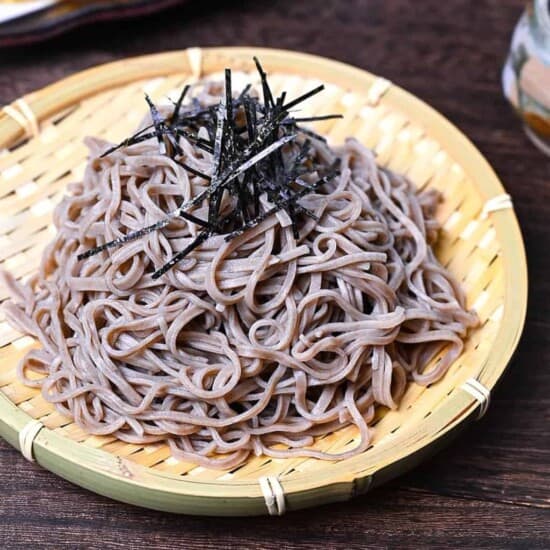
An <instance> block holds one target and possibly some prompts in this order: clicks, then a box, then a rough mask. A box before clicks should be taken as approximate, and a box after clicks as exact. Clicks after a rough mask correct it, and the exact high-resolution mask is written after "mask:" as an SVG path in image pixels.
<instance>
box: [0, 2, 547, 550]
mask: <svg viewBox="0 0 550 550" xmlns="http://www.w3.org/2000/svg"><path fill="white" fill-rule="evenodd" d="M522 4H523V2H521V1H519V0H516V1H515V0H498V1H496V0H483V1H481V0H475V1H474V0H446V1H444V2H442V1H440V0H422V1H418V2H410V1H409V0H372V1H361V0H356V1H351V0H331V1H328V0H324V1H320V0H319V1H313V0H311V1H297V0H280V1H278V2H273V1H270V0H256V1H254V2H231V3H230V2H222V1H219V2H211V1H208V0H202V1H195V0H193V1H191V2H190V3H189V4H186V5H182V6H180V7H178V8H175V9H171V10H170V11H167V12H165V13H163V14H159V15H156V16H151V17H149V18H147V19H142V20H134V21H129V22H126V23H117V24H112V25H111V24H104V25H101V27H98V26H94V27H90V28H86V29H80V30H78V31H75V32H72V33H71V34H69V35H66V36H64V37H61V38H58V39H55V40H54V41H51V42H48V43H46V44H43V45H38V46H35V47H32V48H27V49H25V50H16V49H13V50H3V51H0V104H2V103H6V102H9V101H11V100H13V99H15V98H16V97H18V96H20V95H21V94H24V93H27V92H30V91H31V90H33V89H35V88H37V87H41V86H43V85H45V84H47V83H49V82H52V81H54V80H57V79H59V78H61V77H63V76H66V75H68V74H70V73H72V72H73V71H77V70H80V69H84V68H86V67H90V66H92V65H95V64H98V63H103V62H106V61H110V60H113V59H119V58H122V57H124V56H129V55H138V54H143V53H150V52H156V51H163V50H170V49H177V48H185V47H188V46H195V45H202V46H209V45H230V44H231V45H233V44H234V45H258V46H273V47H279V48H290V49H296V50H303V51H307V52H312V53H316V54H320V55H324V56H328V57H333V58H337V59H340V60H342V61H346V62H348V63H352V64H354V65H357V66H359V67H364V68H367V69H369V70H371V71H373V72H375V73H378V74H380V75H383V76H385V77H387V78H389V79H391V80H392V81H394V82H396V83H397V84H399V85H401V86H403V87H405V88H407V89H408V90H410V91H411V92H413V93H415V94H417V95H418V96H419V97H421V98H422V99H424V100H426V101H427V102H429V103H431V104H432V105H433V106H434V107H435V108H436V109H438V110H440V111H441V112H442V113H443V114H444V115H446V116H447V117H448V118H449V119H450V120H451V121H453V122H454V123H455V124H456V125H457V126H458V127H459V128H461V129H462V130H463V131H464V132H465V133H466V134H467V135H468V136H469V137H470V138H471V139H472V140H473V141H474V143H475V144H476V145H477V146H478V147H479V149H480V150H481V151H482V153H484V154H485V155H486V156H487V158H488V160H489V161H490V163H491V164H492V165H493V166H494V168H495V170H496V171H497V173H498V174H499V176H500V177H501V178H502V180H503V182H504V185H505V186H506V188H507V189H508V190H509V192H510V193H511V194H512V195H513V198H514V202H515V205H516V211H517V213H518V216H519V219H520V223H521V226H522V229H523V233H524V238H525V243H526V246H527V254H528V258H529V274H530V306H529V312H528V319H527V326H526V329H525V332H524V337H523V340H522V342H521V345H520V347H519V350H518V353H517V355H516V357H515V359H514V361H513V363H512V364H511V365H510V368H509V370H508V371H507V372H506V374H505V376H504V377H503V379H502V382H501V383H500V385H499V387H498V389H497V390H496V391H495V393H494V397H493V400H492V404H491V407H490V409H489V412H488V414H487V415H486V417H485V418H484V419H483V420H482V421H481V422H479V423H477V424H476V425H474V426H473V427H472V428H470V429H469V430H468V431H467V433H465V434H464V435H463V436H462V437H461V438H460V439H458V440H457V441H456V442H455V443H454V444H453V445H452V446H451V447H449V448H448V449H447V450H445V451H444V452H442V453H440V454H438V455H437V456H436V457H434V458H433V459H431V460H430V461H428V462H426V463H425V464H423V465H422V466H421V467H419V468H417V469H416V470H414V471H412V472H411V473H409V474H407V475H405V476H403V477H401V478H399V479H397V480H395V481H394V482H392V483H390V484H389V485H387V486H385V487H383V488H381V489H378V490H376V491H373V492H372V493H369V494H367V495H365V496H362V497H360V498H356V499H355V500H353V501H351V502H347V503H344V504H336V505H328V506H324V507H321V508H319V509H315V510H305V511H301V512H296V513H291V514H288V515H287V516H285V517H283V518H275V519H274V518H269V517H267V518H257V519H212V518H195V517H188V516H174V515H169V514H163V513H158V512H151V511H147V510H141V509H138V508H134V507H131V506H126V505H122V504H118V503H116V502H113V501H110V500H107V499H105V498H102V497H99V496H96V495H94V494H92V493H89V492H87V491H84V490H82V489H80V488H78V487H75V486H73V485H71V484H69V483H67V482H65V481H63V480H61V479H59V478H57V477H55V476H54V475H52V474H50V473H49V472H46V471H44V470H41V469H40V468H37V467H35V466H33V465H31V464H29V463H27V462H26V461H25V460H23V458H22V457H21V456H20V455H19V453H18V452H16V451H15V450H14V449H12V448H11V447H10V446H8V445H7V444H6V443H4V442H0V494H1V496H0V546H1V547H3V548H77V547H84V548H98V549H99V548H140V547H145V548H161V549H165V548H166V549H172V548H203V549H204V548H216V549H218V548H222V549H223V548H276V549H285V548H319V547H325V548H387V547H396V548H401V547H403V548H406V547H410V548H421V547H428V546H429V547H450V548H454V547H459V546H460V547H464V548H529V549H531V548H550V511H549V508H550V430H549V423H548V421H549V412H550V369H549V365H550V277H549V270H550V254H549V252H550V251H549V242H550V160H549V159H548V158H546V157H544V156H543V155H542V154H541V153H540V152H538V151H537V150H536V149H535V148H534V147H533V146H531V144H530V143H529V142H528V140H527V139H526V138H525V137H524V135H523V133H522V131H521V128H520V125H519V123H518V121H517V120H516V119H515V118H514V115H513V114H512V112H511V111H510V109H509V107H508V105H507V104H506V102H505V100H504V99H503V97H502V94H501V87H500V70H501V65H502V62H503V60H504V57H505V55H506V51H507V47H508V43H509V39H510V34H511V31H512V29H513V26H514V24H515V22H516V20H517V18H518V17H519V15H520V13H521V9H522Z"/></svg>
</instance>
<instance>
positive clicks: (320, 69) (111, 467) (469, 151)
mask: <svg viewBox="0 0 550 550" xmlns="http://www.w3.org/2000/svg"><path fill="white" fill-rule="evenodd" d="M253 54H257V55H260V56H261V57H262V59H263V60H264V63H265V64H266V66H267V67H269V68H270V69H271V70H277V69H278V70H287V69H288V65H287V63H288V62H289V61H293V62H294V64H293V66H294V67H296V66H299V67H300V73H301V74H304V73H305V75H309V76H313V77H316V78H321V79H323V80H327V81H330V80H332V79H331V73H333V72H334V73H337V74H338V75H339V76H341V75H342V74H343V73H344V75H345V76H346V79H347V80H352V81H354V85H353V88H354V89H358V90H365V91H366V90H367V89H368V86H370V84H372V82H373V79H374V76H373V75H370V74H369V73H366V72H365V71H361V70H359V69H356V68H354V67H351V66H348V65H345V64H342V63H339V62H336V61H328V60H326V59H324V58H320V57H317V56H311V55H308V54H299V53H296V52H281V51H280V50H270V49H261V48H223V49H220V48H212V49H203V56H204V57H203V59H204V60H203V67H204V68H205V72H206V73H208V72H213V70H219V69H220V68H221V67H222V66H223V64H224V63H229V62H232V61H234V60H235V59H240V60H241V61H242V62H243V63H247V62H248V61H249V59H250V57H251V56H252V55H253ZM211 65H215V69H212V68H211ZM122 66H124V69H125V70H127V69H128V67H129V66H130V67H131V70H130V71H129V72H128V73H127V74H126V73H125V74H124V75H123V76H121V77H117V78H115V79H113V78H111V79H102V78H101V77H100V78H97V75H98V74H99V73H100V72H104V71H105V69H115V68H116V67H120V68H122ZM182 68H183V69H185V68H186V59H185V55H184V52H170V53H168V54H157V55H152V56H143V57H139V58H133V59H129V60H124V61H119V62H114V63H110V64H107V65H103V66H99V67H97V68H95V69H90V70H88V71H84V72H82V73H77V74H76V75H73V76H70V77H68V78H66V79H63V80H61V81H59V82H58V83H56V84H54V85H51V86H49V87H47V88H46V89H44V90H43V91H42V92H39V94H40V95H41V96H42V95H43V94H44V93H45V92H54V91H55V89H65V90H67V89H71V87H72V88H74V95H75V97H74V98H73V99H72V100H68V101H66V104H64V105H63V107H60V106H59V105H58V109H59V110H60V109H61V108H64V107H66V106H68V105H70V104H71V101H72V102H74V101H77V99H81V98H82V94H81V93H80V95H78V82H79V81H80V82H81V81H82V80H83V79H86V78H88V76H90V77H94V78H96V80H97V82H96V87H95V88H94V89H93V93H98V92H99V91H101V90H104V89H108V88H111V87H114V86H118V85H121V84H124V83H127V82H130V81H133V80H136V79H143V78H150V77H153V76H156V75H166V74H171V73H176V72H182ZM107 72H111V73H112V70H111V71H107ZM295 72H296V71H295ZM94 73H95V75H94ZM115 74H116V71H115ZM128 75H130V76H128ZM32 95H36V96H38V93H37V94H32ZM32 95H31V96H27V98H26V99H27V101H28V102H29V104H30V105H31V107H32V108H33V110H34V112H35V113H40V115H39V118H40V119H43V118H46V117H47V116H51V115H53V114H54V112H53V111H51V110H50V111H48V109H47V101H45V100H44V99H42V98H41V101H42V102H43V103H42V105H40V104H39V102H38V101H37V103H38V108H37V105H35V104H34V103H33V102H32ZM77 96H78V97H77ZM384 102H385V103H388V104H390V105H392V106H394V107H396V108H398V109H399V110H402V111H406V112H414V113H415V121H416V122H419V123H420V124H421V125H424V126H429V127H430V136H431V137H433V138H435V139H436V140H437V141H439V142H441V143H445V144H446V145H448V146H449V147H450V148H451V149H452V150H453V158H454V160H455V161H456V162H457V163H458V164H460V165H461V166H462V167H463V168H466V172H467V173H468V174H469V175H470V177H472V174H476V177H475V178H472V179H474V180H475V181H476V183H477V184H478V186H479V191H480V192H481V194H482V195H483V196H484V197H485V198H490V197H492V196H494V195H497V194H499V193H502V192H503V188H502V185H501V184H500V182H499V180H498V178H497V177H496V175H495V174H494V172H493V171H492V169H491V168H490V166H489V165H488V163H487V161H486V160H485V159H484V158H483V157H482V156H481V154H480V153H479V152H478V151H477V149H476V148H475V147H474V146H473V144H472V143H471V142H470V141H469V140H468V139H467V138H466V137H465V136H464V135H462V134H461V132H460V131H459V130H458V129H457V128H456V127H454V126H453V125H452V124H451V123H450V122H449V121H447V120H446V119H445V118H444V117H443V116H442V115H440V114H439V113H437V112H436V111H434V110H433V109H432V108H431V107H429V106H428V105H427V104H425V103H424V102H422V101H421V100H419V99H417V98H415V97H414V96H412V95H411V94H409V93H408V92H406V91H404V90H402V89H400V88H398V87H397V86H392V88H391V89H390V90H389V92H388V93H387V94H386V95H385V96H384ZM40 107H42V110H40ZM20 135H21V131H20V129H19V128H15V127H14V123H13V121H11V119H7V120H6V117H0V144H2V143H3V142H4V146H5V144H7V143H14V142H15V141H16V140H17V139H18V138H19V137H20ZM492 216H493V225H494V228H495V231H496V234H497V238H498V239H499V242H500V243H501V244H502V249H503V263H504V270H505V274H506V280H505V306H504V307H505V310H504V316H503V319H504V321H503V322H502V323H501V326H500V329H499V331H498V334H497V336H496V341H498V342H501V343H502V345H500V346H499V347H498V348H497V349H496V350H495V351H494V353H491V354H490V355H489V357H488V358H487V361H486V362H485V363H484V364H483V365H481V366H480V370H479V373H478V376H477V378H478V379H479V380H480V381H481V382H482V383H483V384H484V385H485V386H486V387H488V388H489V389H491V388H492V387H493V386H494V384H495V383H496V381H497V380H498V378H499V377H500V375H501V374H502V372H503V371H504V369H505V367H506V365H507V363H508V361H509V359H510V357H511V355H512V353H513V351H514V349H515V347H516V345H517V342H518V340H519V337H520V334H521V330H522V328H523V323H524V319H525V312H526V304H527V269H526V261H525V251H524V247H523V242H522V238H521V233H520V230H519V225H518V223H517V219H516V217H515V215H514V213H513V211H510V210H507V211H499V212H496V213H494V214H493V215H492ZM475 405H476V402H475V401H474V400H473V398H472V397H471V396H469V395H468V394H466V393H465V392H461V391H455V392H453V394H452V395H451V396H450V397H449V398H447V399H444V400H442V402H441V403H440V405H439V406H438V407H437V408H436V411H437V414H432V415H430V416H429V417H428V418H427V419H424V421H423V422H421V423H419V424H418V425H416V426H414V429H413V430H412V432H413V433H412V435H411V438H410V441H411V444H410V446H408V447H406V446H405V445H403V446H402V447H401V449H400V452H399V453H396V456H395V460H393V461H392V462H391V463H390V464H376V462H375V461H374V460H372V459H373V457H374V455H375V454H376V453H375V452H371V453H369V455H368V460H367V461H366V460H365V457H364V456H359V457H355V458H353V459H349V460H347V461H342V462H340V463H337V464H330V467H327V468H325V469H324V470H323V472H316V473H315V475H314V476H311V475H308V474H300V475H296V476H288V477H285V478H283V480H282V483H283V487H284V489H285V494H286V501H287V507H288V509H290V510H292V509H298V508H303V507H308V506H315V505H319V504H323V503H326V502H333V501H337V500H346V499H348V498H350V497H351V496H353V495H355V494H359V493H362V492H364V491H366V490H367V489H368V488H369V487H371V486H377V485H379V484H382V483H384V482H385V481H387V480H388V479H390V478H391V477H395V476H396V475H399V474H401V473H403V472H404V471H406V470H408V469H410V468H411V467H413V466H414V465H416V463H418V461H419V460H421V459H422V458H423V457H425V456H427V455H429V454H432V453H433V452H435V451H436V450H438V449H439V448H441V447H442V446H443V445H445V444H447V443H448V441H450V440H451V439H452V438H453V437H455V436H456V435H457V434H458V433H459V432H460V431H462V429H463V428H464V427H465V425H466V424H467V423H468V422H469V421H471V420H472V418H473V417H474V415H475V412H474V410H475ZM0 411H1V412H2V413H3V417H2V418H1V419H0V435H2V436H3V437H4V438H5V439H6V440H8V441H9V442H10V443H11V444H12V445H14V446H15V447H18V442H17V435H18V432H19V430H21V428H22V427H23V426H24V425H25V424H26V423H27V422H28V421H30V420H31V417H30V416H29V415H27V414H26V413H24V412H23V411H22V410H21V409H19V408H18V407H17V406H15V405H14V404H13V403H12V402H11V401H10V400H9V399H8V398H7V397H6V396H5V395H3V394H0ZM434 412H435V411H434ZM443 413H444V414H443ZM442 418H446V419H449V418H450V419H455V420H453V421H452V422H450V423H447V422H445V421H444V422H441V419H442ZM409 431H411V430H409ZM414 432H416V434H415V433H414ZM428 434H430V436H429V437H427V438H426V436H427V435H428ZM415 435H416V436H417V440H416V441H415V439H414V436H415ZM398 442H399V441H398V439H397V438H396V443H398ZM34 452H35V457H36V459H37V462H38V463H39V464H41V465H42V466H44V467H45V468H46V469H49V470H51V471H52V472H54V473H57V474H58V475H60V476H61V477H64V478H66V479H68V480H69V481H72V482H74V483H76V484H78V485H81V486H83V487H86V488H89V489H91V490H92V491H95V492H97V493H100V494H103V495H106V496H110V497H112V498H115V499H118V500H121V501H124V502H129V503H132V504H136V505H140V506H146V507H149V508H154V509H159V510H165V511H170V512H183V513H189V514H200V515H257V514H265V513H266V508H265V503H264V500H263V496H262V495H261V492H260V489H259V486H258V485H257V484H255V483H253V482H250V481H246V482H242V481H241V482H239V481H237V482H235V481H229V482H227V481H224V482H211V483H205V482H193V481H192V480H188V479H185V478H182V477H180V476H176V475H171V474H162V473H160V472H156V471H154V470H152V469H149V468H145V467H141V466H138V465H136V464H133V463H132V462H131V461H128V460H126V459H119V458H117V457H115V456H113V455H111V454H110V453H107V452H105V451H101V450H98V449H91V448H89V447H86V446H84V445H81V444H79V443H76V442H74V441H72V440H69V439H67V438H65V437H63V436H61V435H59V434H57V433H55V432H53V431H51V430H48V429H43V430H42V431H41V432H40V434H39V435H38V436H37V438H36V439H35V445H34ZM365 462H367V463H365ZM128 472H129V475H128ZM136 478H139V479H138V480H136Z"/></svg>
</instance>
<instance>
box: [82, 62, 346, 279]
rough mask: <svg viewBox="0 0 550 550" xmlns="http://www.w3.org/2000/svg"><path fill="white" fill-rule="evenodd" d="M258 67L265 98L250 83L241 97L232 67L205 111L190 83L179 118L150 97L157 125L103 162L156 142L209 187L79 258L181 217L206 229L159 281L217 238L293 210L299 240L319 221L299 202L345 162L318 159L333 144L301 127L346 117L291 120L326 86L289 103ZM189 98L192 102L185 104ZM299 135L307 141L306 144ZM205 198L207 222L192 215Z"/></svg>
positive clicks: (177, 112) (180, 100) (181, 101)
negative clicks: (205, 167)
mask: <svg viewBox="0 0 550 550" xmlns="http://www.w3.org/2000/svg"><path fill="white" fill-rule="evenodd" d="M254 63H255V65H256V69H257V71H258V74H259V76H260V80H261V86H262V96H263V97H262V99H263V101H262V100H261V99H259V98H258V97H255V96H254V95H251V94H250V90H251V85H250V84H248V85H247V86H246V87H245V88H244V89H243V90H242V91H241V93H240V94H239V95H238V96H236V97H234V96H233V89H232V78H231V71H230V70H229V69H226V70H225V73H224V92H223V94H222V96H221V99H220V102H219V104H218V105H211V106H208V107H204V106H202V105H201V104H200V102H199V101H198V99H197V98H196V97H192V98H190V99H187V98H188V96H189V91H190V89H191V86H190V85H186V86H184V88H183V90H182V92H181V94H180V96H179V97H178V100H177V101H176V102H175V103H174V110H173V112H172V114H171V116H170V117H169V118H168V119H165V118H164V117H163V116H162V115H161V114H160V112H159V110H158V108H157V107H156V105H155V104H154V103H153V101H152V100H151V98H150V97H149V96H148V95H147V94H146V95H145V101H146V102H147V104H148V107H149V112H150V115H151V120H152V124H150V125H148V126H146V127H145V128H143V129H141V130H140V131H139V132H137V133H135V134H134V135H132V136H130V137H129V138H127V139H125V140H124V141H122V142H121V143H119V144H118V145H115V146H113V147H111V148H109V149H108V150H107V151H105V152H104V153H103V154H102V155H101V157H105V156H107V155H109V154H111V153H113V152H114V151H117V150H118V149H120V148H123V147H128V146H131V145H135V144H137V143H142V142H144V141H147V140H150V139H153V138H156V139H157V141H158V143H159V153H160V154H161V155H166V156H168V157H170V158H171V159H172V160H173V161H174V162H176V163H177V164H178V165H179V166H181V167H182V168H183V169H184V170H186V171H187V172H188V173H189V174H191V175H192V176H196V177H199V178H202V179H203V180H205V181H206V182H208V187H206V188H205V189H204V190H202V191H201V192H200V193H198V194H197V195H196V196H195V197H193V198H192V199H190V200H188V201H185V202H183V203H182V204H181V205H180V207H179V208H178V209H177V210H176V211H175V212H171V213H168V214H167V215H166V217H165V218H163V219H161V220H159V221H157V222H155V223H154V224H151V225H149V226H147V227H143V228H141V229H138V230H137V231H132V232H129V233H127V234H126V235H124V236H121V237H118V238H116V239H114V240H112V241H109V242H106V243H104V244H101V245H98V246H95V247H93V248H90V249H89V250H86V251H85V252H83V253H81V254H79V255H78V259H79V260H83V259H86V258H89V257H91V256H93V255H95V254H98V253H100V252H102V251H104V250H107V249H110V248H113V247H116V246H120V245H122V244H124V243H126V242H129V241H132V240H135V239H139V238H141V237H143V236H145V235H147V234H150V233H152V232H154V231H157V230H161V229H163V228H165V227H167V226H168V225H169V224H170V222H171V221H172V220H174V219H175V218H177V217H180V218H183V219H185V220H187V221H188V222H191V223H194V224H196V225H198V226H199V227H201V230H200V232H199V233H198V234H197V235H196V237H195V238H194V239H193V240H192V241H191V242H190V244H188V245H187V246H186V247H185V248H184V249H183V250H181V251H179V252H177V253H175V254H174V255H173V257H172V258H171V259H170V260H169V261H168V262H167V263H165V264H164V265H162V266H161V267H160V268H159V269H157V270H156V271H155V272H154V273H153V275H152V277H153V279H157V278H159V277H161V276H162V275H163V274H164V273H166V272H167V271H168V270H170V269H171V268H172V267H173V266H174V265H176V264H177V263H178V262H180V261H181V260H182V259H184V258H185V257H186V256H187V255H188V254H190V253H191V252H192V251H193V250H194V249H196V248H197V247H199V246H200V245H201V244H202V243H203V242H205V241H206V240H207V239H208V238H210V237H211V236H212V235H214V234H218V235H220V234H221V235H225V240H226V241H229V240H231V239H233V238H235V237H237V236H238V235H242V234H243V233H244V232H245V231H246V230H248V229H250V228H252V227H255V226H256V225H258V224H259V223H261V222H262V221H263V220H265V219H266V218H268V217H269V216H271V215H273V214H275V213H277V212H278V211H280V210H284V211H286V213H287V214H288V216H289V217H290V220H291V224H292V231H293V234H294V237H295V238H296V239H299V224H298V222H299V218H300V216H307V217H310V218H312V219H314V220H316V221H319V220H318V217H317V216H316V215H315V213H313V212H311V211H310V210H308V209H307V208H305V207H303V206H302V205H301V204H299V202H298V201H299V199H300V198H302V197H304V196H305V195H307V194H309V193H312V192H314V191H316V190H318V189H319V187H321V186H322V185H323V184H324V183H327V182H328V181H330V180H331V179H332V178H334V177H336V175H337V174H338V170H337V164H336V163H335V164H334V165H333V166H331V167H329V168H327V167H326V166H325V165H323V164H322V163H320V162H319V161H318V160H317V159H316V158H315V155H316V153H315V149H314V147H313V146H312V143H311V140H320V141H325V139H324V138H323V137H322V136H320V135H318V134H316V133H315V132H313V131H312V130H310V129H308V128H303V127H302V126H300V125H299V123H304V122H316V121H320V120H330V119H335V118H341V115H320V116H311V117H292V116H289V112H290V109H292V108H293V107H296V106H297V105H299V104H300V103H302V102H304V101H306V100H307V99H309V98H310V97H312V96H313V95H315V94H317V93H319V92H321V91H322V90H323V88H324V86H323V85H320V86H317V87H316V88H313V89H312V90H310V91H308V92H306V93H305V94H302V95H301V96H299V97H297V98H295V99H292V100H290V101H289V102H288V103H286V104H285V101H286V95H287V94H286V92H284V91H283V92H282V93H281V95H280V96H278V97H277V98H276V99H275V98H274V96H273V92H272V90H271V87H270V85H269V82H268V78H267V73H266V72H265V71H264V69H263V67H262V65H261V64H260V61H259V60H258V59H257V58H256V57H255V58H254ZM186 99H187V104H186V105H185V106H184V102H185V101H186ZM201 128H204V129H205V130H206V133H207V134H208V139H205V138H204V137H199V131H200V130H201ZM298 136H306V138H305V139H304V138H303V137H302V138H300V139H298ZM180 139H186V140H188V141H189V142H190V143H192V144H194V145H195V146H196V147H197V148H199V149H201V150H203V151H205V152H206V153H208V154H209V155H212V172H211V174H204V173H202V172H201V171H199V170H197V169H195V168H193V167H192V166H190V165H189V163H188V162H186V158H185V154H184V151H183V148H182V147H181V145H180V142H179V140H180ZM288 147H290V149H289V150H288V154H283V149H284V148H288ZM285 150H286V149H285ZM313 173H318V174H319V178H318V180H317V181H316V182H315V183H313V184H310V183H308V182H307V181H305V180H304V179H303V178H304V176H305V175H307V174H313ZM263 194H265V196H266V198H267V200H268V201H269V202H270V203H272V204H273V205H274V206H273V207H271V208H268V209H267V210H264V211H262V209H261V203H260V197H261V196H262V195H263ZM224 197H228V200H229V201H230V204H231V205H232V210H229V211H228V210H227V201H226V200H225V199H224ZM205 200H207V201H208V214H207V218H208V219H207V220H203V219H200V218H198V217H197V216H195V215H193V214H192V213H191V212H189V210H190V209H191V208H193V207H196V206H198V205H199V204H201V203H202V202H203V201H205ZM222 204H224V206H223V211H224V213H223V214H222V212H221V209H222Z"/></svg>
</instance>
